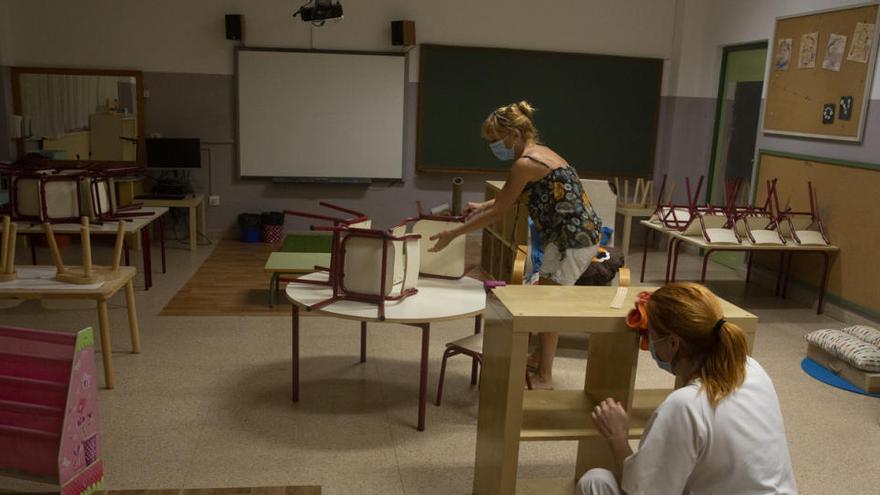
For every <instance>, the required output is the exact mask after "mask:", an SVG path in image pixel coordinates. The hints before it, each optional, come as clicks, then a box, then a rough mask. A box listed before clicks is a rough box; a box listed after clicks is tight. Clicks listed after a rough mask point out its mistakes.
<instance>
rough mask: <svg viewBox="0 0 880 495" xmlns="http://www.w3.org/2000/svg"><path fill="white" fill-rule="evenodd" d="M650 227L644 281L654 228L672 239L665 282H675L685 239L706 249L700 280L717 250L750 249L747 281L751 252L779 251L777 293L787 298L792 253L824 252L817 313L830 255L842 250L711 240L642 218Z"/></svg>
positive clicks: (821, 301)
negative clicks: (713, 241) (723, 242)
mask: <svg viewBox="0 0 880 495" xmlns="http://www.w3.org/2000/svg"><path fill="white" fill-rule="evenodd" d="M640 223H641V224H642V225H644V226H645V227H646V228H647V230H646V231H645V248H644V252H643V253H642V273H641V276H640V278H639V281H640V282H644V281H645V265H646V264H647V260H648V244H649V238H650V234H651V232H659V233H661V234H664V235H667V236H669V243H668V244H667V247H666V280H665V281H666V283H669V282H675V278H676V272H677V271H678V255H679V254H680V247H681V244H682V243H685V244H690V245H692V246H695V247H697V248H699V249H702V250H705V254H704V255H703V268H702V271H701V272H700V283H705V281H706V267H707V265H708V263H709V256H710V255H711V254H712V253H714V252H715V251H742V252H746V253H748V264H747V267H746V283H749V280H751V275H752V254H753V253H755V252H761V251H763V252H776V253H779V254H780V259H779V272H778V274H777V277H776V295H781V296H782V298H783V299H784V298H785V297H786V295H787V293H788V279H789V276H788V275H789V271H790V269H791V257H792V256H793V255H794V253H816V254H821V255H822V258H823V260H824V265H823V268H822V281H821V283H820V284H819V301H818V303H817V305H816V314H822V309H823V307H824V306H825V292H826V290H827V288H828V267H829V265H830V264H831V259H830V255H831V253H836V252H838V251H840V248H839V247H837V246H834V245H828V246H813V245H798V244H795V243H794V241H789V242H788V243H787V244H783V245H775V244H752V243H751V242H750V241H749V240H748V239H743V242H742V243H741V244H720V243H719V244H710V243H708V242H706V241H705V240H704V239H703V238H702V237H697V236H689V235H683V234H682V233H681V232H679V231H677V230H672V229H669V228H666V227H664V226H663V225H661V224H659V223H656V222H651V221H648V220H642V221H641V222H640Z"/></svg>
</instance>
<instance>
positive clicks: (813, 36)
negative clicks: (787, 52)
mask: <svg viewBox="0 0 880 495" xmlns="http://www.w3.org/2000/svg"><path fill="white" fill-rule="evenodd" d="M818 46H819V33H818V32H815V33H807V34H803V35H801V49H800V52H798V69H812V68H813V67H815V66H816V49H817V48H818Z"/></svg>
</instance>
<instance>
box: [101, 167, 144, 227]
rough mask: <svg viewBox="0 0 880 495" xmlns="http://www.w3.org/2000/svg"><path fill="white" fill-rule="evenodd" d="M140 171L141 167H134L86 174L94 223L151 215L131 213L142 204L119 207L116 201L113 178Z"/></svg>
mask: <svg viewBox="0 0 880 495" xmlns="http://www.w3.org/2000/svg"><path fill="white" fill-rule="evenodd" d="M142 170H143V168H142V167H137V166H134V167H117V168H103V169H93V170H90V171H89V172H88V173H87V181H88V183H89V196H90V199H91V201H90V202H91V207H92V218H93V219H94V220H95V221H97V222H103V221H113V220H119V219H124V220H127V221H130V219H131V218H133V217H141V216H150V215H152V213H151V212H143V211H140V212H139V211H132V210H138V209H140V207H141V206H142V203H134V204H130V205H127V206H123V207H119V206H118V205H117V201H116V191H115V187H114V182H113V178H114V177H121V176H125V175H132V174H135V173H138V172H141V171H142Z"/></svg>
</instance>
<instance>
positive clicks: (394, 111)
mask: <svg viewBox="0 0 880 495" xmlns="http://www.w3.org/2000/svg"><path fill="white" fill-rule="evenodd" d="M236 73H237V90H238V152H239V153H238V158H239V175H240V176H241V177H272V178H328V179H400V178H402V177H403V102H404V86H405V78H406V66H405V57H403V56H402V55H401V54H388V53H381V54H373V53H367V52H365V53H347V52H336V53H334V52H320V51H280V50H268V49H240V50H238V52H237V69H236Z"/></svg>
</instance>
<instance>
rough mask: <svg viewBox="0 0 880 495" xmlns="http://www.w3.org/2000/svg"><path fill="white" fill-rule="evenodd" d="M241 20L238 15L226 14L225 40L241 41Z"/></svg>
mask: <svg viewBox="0 0 880 495" xmlns="http://www.w3.org/2000/svg"><path fill="white" fill-rule="evenodd" d="M241 38H242V18H241V15H239V14H226V39H228V40H241Z"/></svg>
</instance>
